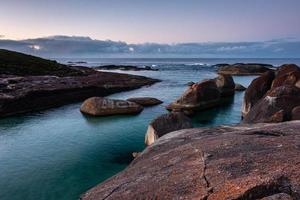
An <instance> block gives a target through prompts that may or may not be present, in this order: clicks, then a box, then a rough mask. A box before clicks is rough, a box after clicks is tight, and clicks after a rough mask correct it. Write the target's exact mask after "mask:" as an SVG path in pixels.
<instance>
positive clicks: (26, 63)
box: [0, 49, 83, 76]
mask: <svg viewBox="0 0 300 200" xmlns="http://www.w3.org/2000/svg"><path fill="white" fill-rule="evenodd" d="M0 74H9V75H19V76H41V75H54V76H79V75H83V72H81V71H80V70H76V69H72V68H70V67H68V66H67V65H63V64H59V63H57V62H56V61H52V60H46V59H43V58H39V57H35V56H30V55H26V54H23V53H18V52H14V51H8V50H5V49H0Z"/></svg>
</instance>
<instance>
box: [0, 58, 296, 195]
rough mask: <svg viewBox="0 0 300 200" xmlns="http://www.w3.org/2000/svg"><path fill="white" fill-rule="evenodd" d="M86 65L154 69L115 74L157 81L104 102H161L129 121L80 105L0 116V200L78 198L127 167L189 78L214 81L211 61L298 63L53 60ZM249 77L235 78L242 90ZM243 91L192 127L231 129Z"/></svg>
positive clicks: (204, 114)
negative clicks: (89, 113) (87, 114)
mask: <svg viewBox="0 0 300 200" xmlns="http://www.w3.org/2000/svg"><path fill="white" fill-rule="evenodd" d="M58 61H59V62H63V63H67V62H68V61H86V62H87V64H86V65H88V66H91V67H93V66H99V65H105V64H127V65H137V66H145V65H147V66H153V67H154V68H158V69H159V71H135V72H132V71H126V72H124V71H114V72H120V73H130V74H137V75H143V76H148V77H153V78H158V79H160V80H162V82H160V83H157V84H155V85H152V86H150V87H143V88H141V89H137V90H133V91H129V92H122V93H118V94H113V95H110V96H109V97H110V98H116V99H127V98H129V97H142V96H149V97H155V98H158V99H160V100H162V101H164V104H162V105H158V106H154V107H149V108H145V109H144V111H143V112H142V113H141V114H139V115H135V116H110V117H85V116H83V115H82V114H81V113H80V111H79V107H80V105H81V102H78V103H74V104H69V105H66V106H61V107H58V108H53V109H49V110H46V111H41V112H35V113H29V114H25V115H22V116H16V117H9V118H4V119H0V199H1V200H18V199H22V200H24V199H30V200H31V199H39V200H43V199H47V200H48V199H56V200H57V199H68V200H69V199H71V200H72V199H78V198H79V196H80V194H82V193H83V192H85V191H87V190H88V189H89V188H91V187H93V186H95V185H97V184H99V183H101V182H102V181H104V180H105V179H107V178H109V177H111V176H113V175H115V174H116V173H118V172H119V171H121V170H123V169H124V168H126V166H128V164H129V163H130V161H131V160H132V156H131V153H132V152H137V151H142V150H143V149H144V148H145V146H144V136H145V133H146V130H147V126H148V124H149V123H150V121H151V120H152V119H154V118H155V117H157V116H159V115H161V114H164V113H167V111H166V109H165V108H164V106H166V105H167V104H169V103H170V102H172V101H173V100H175V99H176V98H177V97H179V96H180V95H181V94H182V92H183V91H184V90H185V89H186V88H187V85H186V84H187V83H188V82H190V81H194V82H198V81H201V80H203V79H207V78H214V77H216V76H217V75H216V68H214V67H212V65H213V64H217V63H237V62H243V63H246V62H251V63H253V62H255V63H268V64H273V65H275V66H279V65H281V64H284V63H296V64H298V65H299V64H300V59H190V58H189V59H180V58H176V59H174V58H172V59H154V58H151V59H142V58H138V59H133V58H130V59H129V58H128V59H112V58H111V59H59V60H58ZM254 78H255V76H241V77H239V76H236V77H234V80H235V82H236V83H240V84H242V85H244V86H248V85H249V84H250V82H251V81H252V80H253V79H254ZM243 95H244V92H236V94H235V96H234V98H233V99H232V103H231V104H229V105H227V106H224V107H221V108H215V109H211V110H208V111H203V112H200V113H199V114H197V115H196V116H195V117H193V123H194V126H195V127H210V126H218V125H224V124H226V125H229V124H237V123H239V122H240V119H241V113H240V111H241V106H242V99H243Z"/></svg>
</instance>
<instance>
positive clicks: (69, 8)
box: [0, 0, 300, 44]
mask: <svg viewBox="0 0 300 200" xmlns="http://www.w3.org/2000/svg"><path fill="white" fill-rule="evenodd" d="M299 10H300V1H299V0H26V1H25V0H3V1H1V3H0V38H1V39H13V40H23V39H28V38H39V37H47V36H52V35H67V36H89V37H91V38H93V39H97V40H113V41H124V42H126V43H131V44H132V43H135V44H137V43H146V42H155V43H167V44H173V43H190V42H198V43H200V42H256V41H269V40H274V39H294V40H295V39H296V40H300V12H299Z"/></svg>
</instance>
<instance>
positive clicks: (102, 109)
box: [80, 97, 143, 116]
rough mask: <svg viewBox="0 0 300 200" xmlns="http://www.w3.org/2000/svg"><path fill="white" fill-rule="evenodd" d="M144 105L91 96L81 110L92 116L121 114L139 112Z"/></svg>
mask: <svg viewBox="0 0 300 200" xmlns="http://www.w3.org/2000/svg"><path fill="white" fill-rule="evenodd" d="M142 110H143V107H142V106H141V105H139V104H136V103H134V102H130V101H124V100H115V99H107V98H102V97H91V98H89V99H87V100H85V101H84V102H83V104H82V105H81V107H80V111H81V112H82V113H84V114H88V115H92V116H107V115H119V114H138V113H140V112H142Z"/></svg>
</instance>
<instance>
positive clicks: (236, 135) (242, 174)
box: [81, 121, 300, 200]
mask: <svg viewBox="0 0 300 200" xmlns="http://www.w3.org/2000/svg"><path fill="white" fill-rule="evenodd" d="M299 130H300V121H292V122H285V123H281V124H255V125H252V126H247V125H238V126H223V127H222V126H221V127H216V128H196V129H185V130H180V131H176V132H172V133H169V134H167V135H165V136H163V137H161V138H160V139H159V140H157V141H156V142H155V143H154V144H152V145H151V146H149V147H147V148H146V149H145V150H144V151H143V152H142V153H141V154H139V156H138V157H137V158H136V159H135V160H134V161H133V162H132V163H131V164H130V165H129V166H128V167H127V168H126V169H125V170H124V171H122V172H120V173H119V174H117V175H115V176H113V177H112V178H110V179H108V180H106V181H105V182H103V183H101V184H100V185H98V186H96V187H94V188H92V189H91V190H89V191H88V192H86V193H85V194H83V195H82V196H81V199H83V200H87V199H89V200H96V199H122V200H123V199H200V200H206V199H208V200H223V199H264V198H265V199H273V197H274V196H276V195H277V196H278V195H284V196H287V197H289V198H290V199H299V198H300V171H299V169H300V156H299V155H300V154H299V153H300V148H299V146H300V140H299V138H300V131H299ZM272 196H273V197H272Z"/></svg>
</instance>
